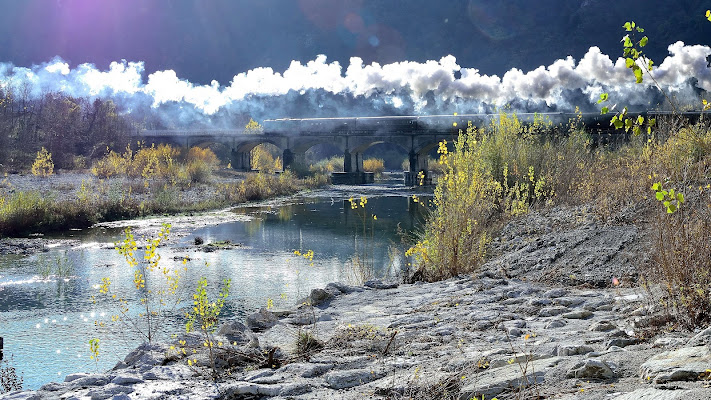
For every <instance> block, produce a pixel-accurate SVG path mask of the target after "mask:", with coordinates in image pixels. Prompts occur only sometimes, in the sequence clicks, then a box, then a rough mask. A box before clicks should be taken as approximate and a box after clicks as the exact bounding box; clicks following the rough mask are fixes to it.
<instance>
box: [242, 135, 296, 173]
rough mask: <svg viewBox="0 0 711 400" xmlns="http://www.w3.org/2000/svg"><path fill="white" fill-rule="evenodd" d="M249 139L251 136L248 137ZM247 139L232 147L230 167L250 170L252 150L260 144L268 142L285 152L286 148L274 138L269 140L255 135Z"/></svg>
mask: <svg viewBox="0 0 711 400" xmlns="http://www.w3.org/2000/svg"><path fill="white" fill-rule="evenodd" d="M250 139H251V138H250ZM250 139H248V140H245V141H242V142H240V143H238V144H235V146H234V147H233V148H232V154H231V161H230V163H231V164H232V168H234V169H236V170H239V171H251V170H252V150H253V149H254V148H255V147H257V146H259V145H261V144H269V145H272V146H274V147H276V148H277V149H279V151H281V152H283V153H285V152H286V151H288V149H285V148H284V146H283V144H282V143H279V142H277V141H275V140H270V139H268V138H265V137H255V138H253V139H251V140H250Z"/></svg>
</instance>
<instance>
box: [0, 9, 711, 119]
mask: <svg viewBox="0 0 711 400" xmlns="http://www.w3.org/2000/svg"><path fill="white" fill-rule="evenodd" d="M709 7H711V4H709V3H708V1H707V0H706V1H704V0H676V1H668V0H665V1H659V0H657V1H652V0H615V1H612V0H584V1H580V0H508V1H498V0H496V1H495V0H437V1H435V0H0V88H2V87H9V88H10V90H19V91H20V92H22V91H24V90H26V91H28V92H23V93H28V94H29V95H31V96H34V97H39V96H43V95H44V94H45V93H51V92H62V93H65V94H67V95H71V96H76V97H88V98H94V97H103V98H112V99H113V100H114V101H116V102H117V104H119V106H120V107H121V110H122V111H126V112H132V113H139V112H143V113H149V114H154V115H160V116H161V118H162V120H163V121H166V122H165V124H164V125H165V126H174V125H176V126H177V125H181V124H182V125H181V126H190V125H191V124H193V123H197V122H199V123H201V124H203V125H204V126H216V125H218V123H217V122H216V121H220V122H219V123H220V124H223V125H224V126H230V125H231V124H233V120H234V118H235V116H244V115H250V116H253V117H255V118H258V119H259V118H261V119H264V118H279V117H284V116H292V117H298V116H302V117H303V116H307V117H314V116H323V117H329V116H338V115H347V116H348V115H406V114H413V113H414V114H440V113H452V112H458V113H477V112H492V111H493V110H496V109H497V108H499V107H502V106H506V107H510V108H511V109H513V110H517V111H521V112H555V111H573V110H575V109H576V107H579V108H580V109H581V110H583V111H585V112H598V111H599V107H600V106H599V105H598V104H597V99H598V98H599V94H600V93H602V92H606V91H609V92H611V96H613V97H614V98H615V99H616V101H619V102H621V104H627V105H629V106H630V108H631V109H639V110H644V109H648V108H650V107H657V106H659V105H661V103H663V100H664V98H663V96H661V95H660V92H659V91H657V90H656V88H655V87H654V85H653V84H652V83H653V82H657V83H659V84H660V85H661V86H663V89H664V90H665V91H667V92H668V93H670V94H672V95H673V96H675V97H676V98H677V99H678V101H681V102H684V104H688V105H690V106H692V107H694V106H695V105H698V104H700V101H701V98H706V97H705V96H707V94H708V92H709V91H711V67H710V66H709V57H710V56H711V47H709V44H711V23H709V21H708V20H707V19H706V17H705V12H706V9H707V8H709ZM628 20H634V21H636V22H637V23H638V24H639V25H640V26H642V27H644V28H645V29H646V31H645V33H644V34H645V35H648V36H649V45H648V46H647V47H645V48H644V51H645V53H646V54H647V55H649V56H651V58H652V59H653V60H654V61H655V65H656V67H655V69H654V71H653V72H650V74H652V75H653V76H654V78H655V79H654V81H652V80H650V79H648V80H646V81H645V82H644V84H643V85H636V84H635V83H634V78H633V77H631V71H630V70H629V69H628V68H626V66H625V60H624V59H622V58H620V57H621V56H622V45H621V43H620V38H621V37H622V36H623V35H624V32H623V29H622V25H623V24H624V23H625V21H628ZM122 60H125V61H122ZM196 121H197V122H196Z"/></svg>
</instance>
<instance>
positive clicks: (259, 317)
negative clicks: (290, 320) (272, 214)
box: [247, 308, 278, 332]
mask: <svg viewBox="0 0 711 400" xmlns="http://www.w3.org/2000/svg"><path fill="white" fill-rule="evenodd" d="M277 322H278V320H277V317H276V316H275V315H274V314H272V313H271V312H270V311H269V310H267V309H266V308H262V309H260V310H259V311H257V312H256V313H254V314H250V315H249V316H248V317H247V326H248V327H249V329H251V330H252V331H254V332H262V331H266V330H267V329H269V328H271V327H273V326H274V325H276V324H277Z"/></svg>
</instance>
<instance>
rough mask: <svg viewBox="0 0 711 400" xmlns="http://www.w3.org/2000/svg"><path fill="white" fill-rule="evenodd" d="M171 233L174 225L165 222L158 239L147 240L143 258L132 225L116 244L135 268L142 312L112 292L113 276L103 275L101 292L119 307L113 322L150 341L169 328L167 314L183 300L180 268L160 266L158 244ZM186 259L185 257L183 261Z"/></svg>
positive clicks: (134, 282) (129, 265) (99, 324)
mask: <svg viewBox="0 0 711 400" xmlns="http://www.w3.org/2000/svg"><path fill="white" fill-rule="evenodd" d="M169 233H170V225H168V224H164V225H163V228H162V229H161V231H160V232H159V233H158V235H157V236H156V237H155V238H148V239H146V243H145V247H144V249H145V250H144V251H143V252H144V254H143V257H140V258H137V257H136V251H137V250H138V245H137V243H136V240H135V239H134V236H133V234H132V233H131V229H130V228H127V229H126V230H125V231H124V235H125V237H124V240H123V241H122V242H118V243H116V250H117V251H118V253H119V254H120V255H122V256H123V257H124V258H125V260H126V264H127V266H128V267H129V268H131V269H132V270H133V286H134V288H135V290H136V295H137V297H138V298H139V300H140V304H141V308H142V310H141V311H139V313H138V315H134V314H133V313H132V312H131V311H130V309H129V307H128V301H127V300H126V298H124V297H121V296H120V295H119V294H114V293H113V292H112V282H111V279H110V278H109V277H104V278H102V279H101V283H100V284H99V294H100V295H101V296H102V298H103V299H105V300H106V301H107V302H108V303H109V304H111V305H113V306H114V307H115V308H116V312H115V314H114V315H112V316H111V321H113V322H119V323H121V324H123V326H124V328H125V329H127V330H128V331H129V332H130V333H133V334H136V335H137V336H138V337H139V338H141V339H142V340H145V341H148V342H149V343H152V342H153V341H154V340H156V339H157V338H158V336H159V334H160V333H161V332H162V330H163V329H164V327H165V324H164V320H165V318H166V316H168V315H172V313H173V311H174V310H175V308H176V307H177V305H178V303H179V302H180V299H179V298H177V295H176V292H177V290H178V286H179V283H180V271H179V270H178V269H177V268H176V269H171V268H167V267H163V266H160V265H159V263H160V259H161V257H160V254H159V253H158V247H159V246H160V245H161V243H162V242H163V241H165V240H167V239H168V235H169ZM139 260H140V261H139ZM186 262H187V260H184V261H183V264H185V263H186ZM97 326H103V323H98V322H97Z"/></svg>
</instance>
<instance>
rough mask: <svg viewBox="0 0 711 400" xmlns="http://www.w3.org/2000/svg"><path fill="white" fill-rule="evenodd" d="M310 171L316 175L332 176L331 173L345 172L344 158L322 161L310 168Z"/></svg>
mask: <svg viewBox="0 0 711 400" xmlns="http://www.w3.org/2000/svg"><path fill="white" fill-rule="evenodd" d="M309 171H311V172H312V173H316V174H330V173H331V172H343V157H331V158H329V159H326V160H321V161H319V162H317V163H316V164H311V165H310V166H309Z"/></svg>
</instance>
